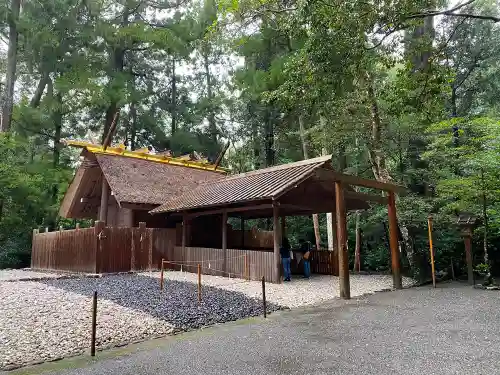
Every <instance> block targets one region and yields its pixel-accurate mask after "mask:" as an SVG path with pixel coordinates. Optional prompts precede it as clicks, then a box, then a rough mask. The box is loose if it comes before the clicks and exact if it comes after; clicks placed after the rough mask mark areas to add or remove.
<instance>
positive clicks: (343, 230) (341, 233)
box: [335, 181, 351, 299]
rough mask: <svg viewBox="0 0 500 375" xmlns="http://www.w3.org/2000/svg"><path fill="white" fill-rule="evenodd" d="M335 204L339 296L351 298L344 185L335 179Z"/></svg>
mask: <svg viewBox="0 0 500 375" xmlns="http://www.w3.org/2000/svg"><path fill="white" fill-rule="evenodd" d="M335 206H336V214H337V215H336V216H337V249H338V257H339V282H340V298H343V299H350V298H351V286H350V283H349V255H348V253H347V220H346V211H345V200H344V187H343V185H342V183H341V182H340V181H335Z"/></svg>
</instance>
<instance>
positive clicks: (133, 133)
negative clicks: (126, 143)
mask: <svg viewBox="0 0 500 375" xmlns="http://www.w3.org/2000/svg"><path fill="white" fill-rule="evenodd" d="M136 148H137V109H136V106H135V102H132V103H130V149H131V150H132V151H134V150H135V149H136Z"/></svg>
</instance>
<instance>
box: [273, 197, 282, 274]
mask: <svg viewBox="0 0 500 375" xmlns="http://www.w3.org/2000/svg"><path fill="white" fill-rule="evenodd" d="M279 220H280V218H279V208H278V205H277V204H274V205H273V239H274V267H273V282H275V283H277V284H278V283H279V282H280V243H281V241H280V233H279V232H280V230H279V228H280V222H279Z"/></svg>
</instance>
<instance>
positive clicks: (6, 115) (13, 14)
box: [0, 0, 21, 132]
mask: <svg viewBox="0 0 500 375" xmlns="http://www.w3.org/2000/svg"><path fill="white" fill-rule="evenodd" d="M20 8H21V0H11V2H10V13H9V15H8V23H9V46H8V49H7V73H6V77H5V93H4V97H3V108H2V117H1V121H0V132H8V131H9V130H10V126H11V122H12V108H13V106H14V85H15V82H16V67H17V39H18V32H17V22H18V21H19V11H20Z"/></svg>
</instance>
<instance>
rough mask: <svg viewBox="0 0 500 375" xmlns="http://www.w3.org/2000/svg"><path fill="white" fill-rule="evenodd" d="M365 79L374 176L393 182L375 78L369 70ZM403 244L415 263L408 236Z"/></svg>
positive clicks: (409, 261) (400, 226)
mask: <svg viewBox="0 0 500 375" xmlns="http://www.w3.org/2000/svg"><path fill="white" fill-rule="evenodd" d="M365 80H366V84H367V94H368V101H369V105H370V113H371V142H370V144H369V147H368V156H369V159H370V163H371V166H372V171H373V176H374V177H375V179H376V180H377V181H380V182H392V181H393V179H392V177H391V175H390V174H389V170H388V169H387V165H386V157H385V152H384V149H383V145H382V130H383V125H382V121H381V119H380V112H379V107H378V102H377V98H376V96H375V89H374V87H373V79H372V77H371V76H370V74H369V73H368V72H365ZM398 226H399V230H400V231H401V233H406V234H407V233H408V229H407V228H406V226H404V225H402V224H399V223H398ZM401 245H402V243H401V240H400V241H399V247H400V249H399V250H400V252H401ZM403 245H404V246H405V252H406V254H407V257H408V259H407V260H408V264H409V265H413V264H414V261H413V259H412V257H413V252H412V251H411V250H409V249H410V247H411V244H410V243H409V238H408V236H406V237H405V236H403Z"/></svg>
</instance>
